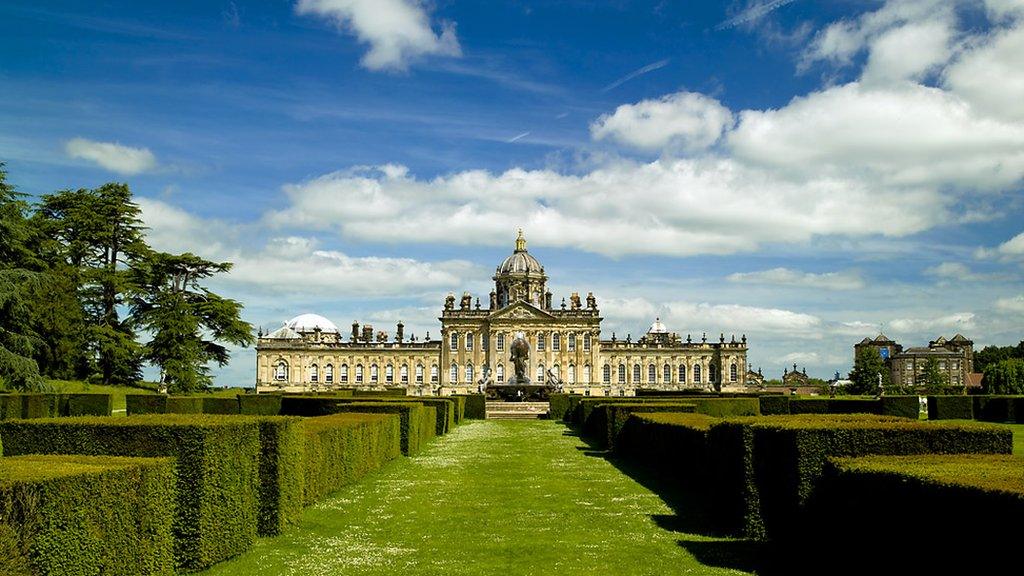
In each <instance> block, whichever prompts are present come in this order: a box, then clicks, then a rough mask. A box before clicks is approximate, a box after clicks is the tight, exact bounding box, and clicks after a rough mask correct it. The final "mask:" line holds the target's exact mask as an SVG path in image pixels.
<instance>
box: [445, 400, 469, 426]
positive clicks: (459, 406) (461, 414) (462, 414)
mask: <svg viewBox="0 0 1024 576" xmlns="http://www.w3.org/2000/svg"><path fill="white" fill-rule="evenodd" d="M446 398H448V399H450V400H451V401H452V402H455V423H456V424H462V423H463V422H464V421H465V420H466V397H465V396H458V395H453V396H446Z"/></svg>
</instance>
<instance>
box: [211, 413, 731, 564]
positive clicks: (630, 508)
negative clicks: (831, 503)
mask: <svg viewBox="0 0 1024 576" xmlns="http://www.w3.org/2000/svg"><path fill="white" fill-rule="evenodd" d="M672 515H673V511H672V509H670V508H669V507H668V506H667V505H666V504H665V503H664V502H663V501H662V499H661V498H660V497H658V496H657V495H656V494H654V493H653V492H651V491H650V490H648V489H647V488H645V487H644V486H642V485H641V484H639V483H638V482H637V481H635V480H633V479H631V478H630V477H629V476H626V475H625V474H623V473H622V472H621V471H620V470H618V469H617V468H615V466H613V465H612V463H611V462H609V461H608V460H606V459H605V458H602V457H600V456H594V455H593V454H592V453H590V452H589V450H588V448H587V446H586V445H585V444H584V443H583V442H582V441H581V440H580V439H579V438H578V437H576V436H574V435H569V434H566V430H565V427H564V426H562V425H560V424H559V423H557V422H552V421H543V420H542V421H493V420H492V421H479V422H468V423H467V424H466V425H464V426H459V427H457V428H456V429H455V430H454V431H453V432H452V433H451V434H449V435H447V436H445V437H444V438H442V439H439V440H438V441H436V442H432V443H430V444H429V445H427V446H426V447H424V449H423V451H422V452H421V454H420V455H419V456H418V457H414V458H405V459H400V460H398V461H396V462H394V463H392V464H390V465H388V466H387V467H385V468H384V469H383V470H381V471H379V472H377V473H374V474H372V475H370V476H368V477H366V478H364V480H362V481H361V482H358V483H356V484H354V485H352V486H349V487H347V488H345V489H343V490H341V491H339V492H337V493H335V494H334V495H333V496H332V497H330V498H328V499H327V500H325V501H324V502H322V503H320V504H317V505H315V506H313V507H311V508H309V509H307V510H306V512H305V514H304V515H303V518H302V521H301V522H300V523H299V525H298V526H296V527H294V528H292V529H290V530H288V531H287V532H285V534H283V535H282V536H279V537H276V538H271V539H261V540H260V541H259V542H258V543H257V544H256V546H255V547H254V548H253V549H251V550H250V551H249V552H247V553H244V554H242V555H240V556H238V557H237V558H234V559H232V560H229V561H227V562H224V563H222V564H219V565H217V566H214V567H213V568H211V569H210V570H208V571H206V572H204V573H203V574H206V575H209V576H232V575H239V576H241V575H245V576H250V575H251V576H270V575H274V576H276V575H279V574H282V575H287V574H295V575H298V574H316V575H323V576H334V575H338V576H340V575H357V576H358V575H385V574H387V575H391V574H396V573H401V574H408V575H414V576H415V575H424V576H425V575H436V574H467V575H468V574H508V575H519V574H558V575H559V576H577V575H578V576H584V575H585V576H593V575H594V574H616V575H625V576H628V575H633V574H637V575H639V574H681V573H693V574H728V573H733V574H735V573H736V571H733V570H728V569H726V568H721V567H716V566H706V565H703V564H701V563H700V562H698V560H697V559H696V557H695V556H694V555H693V554H692V553H691V552H690V551H689V549H700V550H707V549H708V548H714V549H715V550H717V551H719V552H720V554H719V556H720V557H719V558H718V559H717V560H716V563H718V564H734V562H732V559H731V558H729V557H728V556H729V553H730V551H731V550H732V548H731V547H732V546H734V545H735V546H737V547H744V546H745V543H744V542H742V541H734V540H726V539H714V538H707V537H703V536H697V535H692V534H687V533H684V532H673V531H671V530H667V529H664V528H661V527H659V525H658V523H657V522H656V520H661V519H664V518H668V517H671V516H672ZM722 554H724V556H722Z"/></svg>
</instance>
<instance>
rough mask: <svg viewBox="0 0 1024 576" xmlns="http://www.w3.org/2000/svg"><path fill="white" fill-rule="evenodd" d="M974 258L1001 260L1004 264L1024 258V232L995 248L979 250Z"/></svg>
mask: <svg viewBox="0 0 1024 576" xmlns="http://www.w3.org/2000/svg"><path fill="white" fill-rule="evenodd" d="M974 257H975V258H979V259H987V258H999V259H1001V260H1003V261H1004V262H1010V261H1013V260H1017V259H1020V258H1022V257H1024V232H1021V233H1020V234H1017V235H1016V236H1014V237H1013V238H1010V239H1009V240H1007V241H1006V242H1003V243H1002V244H1000V245H999V246H997V247H995V248H985V247H982V248H978V249H977V250H975V252H974Z"/></svg>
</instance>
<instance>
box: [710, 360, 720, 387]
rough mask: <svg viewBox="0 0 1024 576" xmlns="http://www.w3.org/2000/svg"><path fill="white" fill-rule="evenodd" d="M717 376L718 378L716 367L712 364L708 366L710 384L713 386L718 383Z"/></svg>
mask: <svg viewBox="0 0 1024 576" xmlns="http://www.w3.org/2000/svg"><path fill="white" fill-rule="evenodd" d="M716 376H718V371H717V370H715V365H714V364H711V365H710V366H708V382H710V383H712V384H714V383H715V382H717V381H718V379H717V378H716Z"/></svg>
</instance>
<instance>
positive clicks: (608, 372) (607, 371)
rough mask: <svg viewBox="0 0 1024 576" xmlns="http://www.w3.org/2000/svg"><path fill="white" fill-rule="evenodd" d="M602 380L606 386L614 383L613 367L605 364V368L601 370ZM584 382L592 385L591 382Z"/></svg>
mask: <svg viewBox="0 0 1024 576" xmlns="http://www.w3.org/2000/svg"><path fill="white" fill-rule="evenodd" d="M601 380H602V381H603V382H604V383H605V384H611V383H612V367H611V366H609V365H607V364H605V365H604V368H602V369H601ZM583 382H584V383H586V384H590V382H587V380H586V379H584V380H583Z"/></svg>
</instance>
